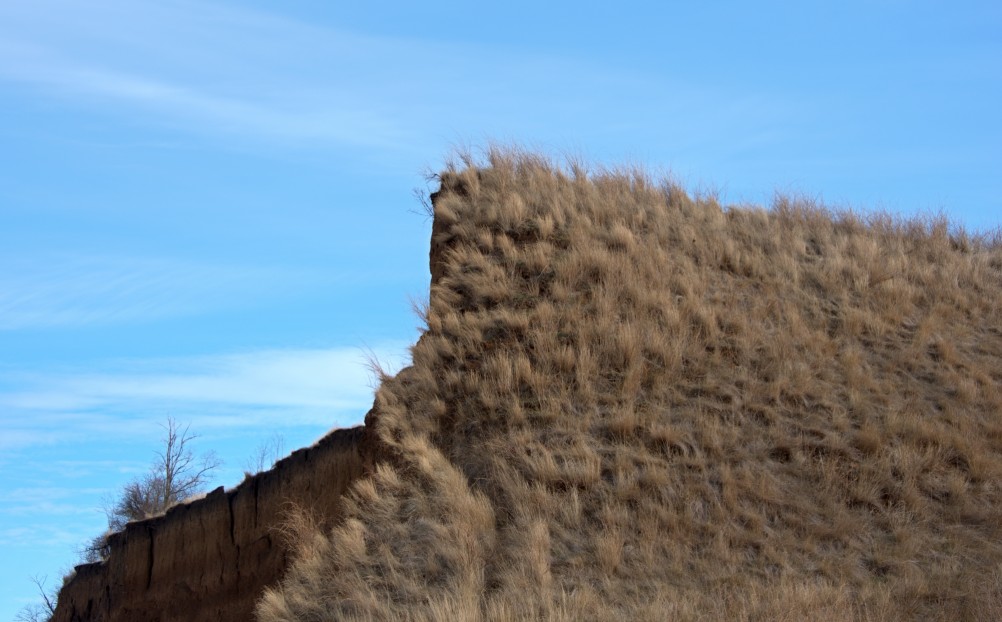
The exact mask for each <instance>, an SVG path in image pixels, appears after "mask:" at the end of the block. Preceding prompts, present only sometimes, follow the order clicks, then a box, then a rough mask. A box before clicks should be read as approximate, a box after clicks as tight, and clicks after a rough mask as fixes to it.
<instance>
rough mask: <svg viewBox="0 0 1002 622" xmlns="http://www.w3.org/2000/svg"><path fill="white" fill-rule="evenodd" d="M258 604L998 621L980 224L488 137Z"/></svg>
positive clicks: (402, 613)
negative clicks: (709, 187)
mask: <svg viewBox="0 0 1002 622" xmlns="http://www.w3.org/2000/svg"><path fill="white" fill-rule="evenodd" d="M441 183H442V192H441V194H440V195H439V196H438V197H437V199H436V201H435V206H434V215H435V219H436V227H435V231H436V239H435V240H433V246H439V245H442V246H440V247H443V248H448V250H447V252H445V254H444V255H443V261H444V262H445V263H444V266H443V272H442V277H441V278H440V280H439V282H438V283H436V284H435V285H434V287H433V288H432V291H431V296H430V303H429V305H428V308H427V312H426V316H425V318H424V319H425V321H426V324H427V328H426V330H425V331H424V334H423V336H422V337H421V339H420V340H419V342H418V343H417V344H416V345H415V346H414V347H413V348H412V355H413V364H412V366H411V367H409V368H407V369H405V370H404V371H402V372H401V373H399V374H398V375H397V376H396V377H394V378H392V379H386V380H384V382H383V383H382V384H381V386H380V388H379V390H378V392H377V396H376V411H377V412H378V417H376V418H375V419H374V422H373V425H375V426H376V429H377V432H378V434H379V437H380V439H381V440H382V441H383V442H384V443H385V444H386V445H387V446H388V447H389V448H391V450H392V451H393V454H394V456H395V460H394V461H392V463H388V464H384V465H381V466H380V467H379V468H378V469H377V471H376V472H375V473H374V474H373V476H372V477H370V478H367V479H365V480H363V481H361V482H360V483H359V484H357V485H356V486H355V488H354V490H353V492H352V493H351V496H350V499H349V500H348V506H349V507H348V508H347V511H346V516H347V519H346V520H345V521H344V522H343V523H342V524H341V525H340V526H338V527H336V528H335V529H334V530H333V531H330V532H323V531H321V530H318V529H316V528H311V527H309V522H308V521H301V523H302V524H303V525H305V526H304V527H302V528H300V529H299V530H298V531H297V534H298V535H297V537H296V538H295V542H296V543H297V545H298V546H297V549H298V553H297V561H296V562H295V563H294V564H293V566H292V567H291V569H290V571H289V573H288V575H287V576H286V578H285V579H284V580H283V582H282V584H281V585H280V586H278V587H276V588H275V589H273V590H269V591H268V592H267V593H266V594H265V596H264V597H263V599H262V601H261V603H260V605H259V608H258V616H259V619H260V620H262V621H264V622H277V621H279V620H342V619H343V620H390V619H394V620H395V619H401V620H440V619H456V620H525V619H547V620H588V619H593V620H608V619H636V620H645V619H647V620H662V619H683V620H690V619H691V620H701V619H706V620H709V619H722V618H726V619H735V620H755V619H770V620H772V619H776V620H798V619H810V618H814V619H820V618H830V619H858V620H863V619H867V620H868V619H880V620H885V619H886V620H893V619H914V618H925V619H942V620H948V619H949V620H953V619H969V620H989V619H991V620H994V619H999V618H1002V541H1000V538H999V536H1000V533H999V530H1000V525H1002V491H1000V488H999V481H1000V476H1002V244H1000V243H999V241H998V239H997V238H996V239H994V240H992V239H989V238H975V237H972V236H969V235H967V234H965V233H963V232H959V231H951V229H950V227H949V226H948V224H947V223H946V222H945V221H944V220H942V219H938V220H937V219H926V220H909V221H905V220H898V219H893V218H890V217H887V216H873V217H862V216H859V215H853V214H851V213H832V212H829V211H827V210H825V209H822V208H820V207H817V206H814V205H811V204H809V203H805V202H799V201H792V200H787V199H778V200H777V201H776V203H775V205H774V206H773V207H772V209H771V210H768V211H767V210H762V209H754V208H742V209H726V210H725V209H722V208H721V207H720V206H719V205H717V204H716V203H715V202H714V201H713V200H710V199H703V200H694V199H692V198H691V197H689V196H687V195H686V194H685V193H684V192H683V191H681V190H680V189H679V188H678V187H677V186H674V185H672V184H669V183H656V182H654V181H652V180H650V179H649V178H647V177H646V176H645V175H644V174H643V173H642V172H637V171H626V172H607V171H598V172H593V173H590V174H589V173H587V172H586V171H585V170H584V169H583V168H582V167H581V166H580V165H572V166H570V167H569V168H567V169H561V168H559V167H557V166H555V165H554V164H552V163H551V162H549V161H547V160H546V159H544V158H541V157H539V156H535V155H532V154H526V153H521V152H515V151H511V150H502V149H495V150H492V151H491V152H490V153H489V154H488V161H487V162H486V163H485V164H483V165H480V164H478V163H477V162H474V161H473V160H472V159H467V160H465V161H464V162H463V163H461V164H459V165H454V166H452V167H450V168H449V169H448V170H446V171H445V172H444V173H442V175H441Z"/></svg>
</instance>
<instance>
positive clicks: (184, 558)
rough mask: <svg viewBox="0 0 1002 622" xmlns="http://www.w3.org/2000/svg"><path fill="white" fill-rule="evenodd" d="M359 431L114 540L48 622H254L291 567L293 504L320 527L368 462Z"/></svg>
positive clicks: (331, 438)
mask: <svg viewBox="0 0 1002 622" xmlns="http://www.w3.org/2000/svg"><path fill="white" fill-rule="evenodd" d="M363 436H364V430H363V428H362V427H356V428H351V429H343V430H335V431H334V432H332V433H330V434H329V435H327V436H325V437H324V438H323V439H321V440H320V441H319V442H318V443H317V444H316V445H315V446H313V447H309V448H305V449H300V450H298V451H296V452H294V453H293V454H292V455H290V456H289V457H287V458H285V459H283V460H281V461H279V462H278V463H277V464H276V465H275V467H274V468H272V469H271V470H269V471H265V472H263V473H259V474H258V475H256V476H253V477H249V478H247V479H245V480H244V481H243V482H242V483H241V484H240V485H239V486H237V487H236V488H234V489H233V490H229V491H226V490H224V489H223V488H222V487H220V488H217V489H216V490H213V491H212V492H210V493H209V494H208V495H206V496H205V497H204V498H202V499H199V500H197V501H193V502H191V503H188V504H182V505H178V506H175V507H173V508H171V509H170V510H168V511H167V513H166V514H164V515H163V516H159V517H156V518H152V519H150V520H145V521H141V522H135V523H130V524H129V525H128V526H127V527H126V529H125V531H123V532H120V533H116V534H112V536H111V537H110V539H109V544H110V545H111V554H110V555H109V557H108V558H107V560H106V561H103V562H98V563H92V564H84V565H81V566H77V567H76V574H75V576H73V578H71V579H70V580H69V581H68V582H67V583H66V585H65V586H64V587H63V589H62V591H61V592H60V594H59V601H58V606H57V608H56V613H55V615H54V616H53V618H52V621H53V622H98V621H107V622H145V621H151V622H152V621H154V620H156V621H160V622H201V621H204V622H219V621H220V620H233V621H237V620H251V619H253V611H254V605H255V602H256V600H257V599H258V598H259V597H260V595H261V592H262V591H263V590H264V588H265V586H267V585H270V584H273V583H275V582H276V581H277V580H278V579H279V578H280V577H281V576H282V574H283V572H284V571H285V569H286V567H287V566H288V563H289V554H288V549H287V547H286V545H285V542H284V540H283V538H282V537H281V527H282V520H283V517H284V516H286V515H287V512H288V510H289V509H290V507H291V505H290V504H295V505H296V506H298V507H300V508H304V509H308V510H310V511H312V512H313V513H315V514H316V515H317V516H322V517H325V522H327V524H330V523H329V521H333V520H334V519H335V518H336V517H337V516H338V515H339V514H340V512H341V503H340V497H341V493H342V492H344V490H345V489H346V488H347V487H348V485H349V484H350V483H351V482H352V481H354V480H355V479H357V478H358V477H359V476H360V475H361V474H362V472H363V470H364V464H365V463H366V462H370V463H371V456H369V457H367V456H366V455H365V453H366V451H367V449H366V448H365V443H364V442H363Z"/></svg>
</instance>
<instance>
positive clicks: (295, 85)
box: [0, 0, 795, 154]
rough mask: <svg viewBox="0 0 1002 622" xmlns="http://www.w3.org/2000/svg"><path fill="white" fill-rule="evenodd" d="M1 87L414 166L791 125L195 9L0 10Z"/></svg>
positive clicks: (610, 72)
mask: <svg viewBox="0 0 1002 622" xmlns="http://www.w3.org/2000/svg"><path fill="white" fill-rule="evenodd" d="M4 24H6V26H4ZM3 78H6V79H7V80H9V81H15V82H17V83H21V84H31V85H35V86H36V87H40V88H42V89H44V90H46V91H48V92H50V93H54V94H57V95H58V94H65V95H66V96H67V98H66V99H67V101H69V102H71V103H72V105H79V103H80V102H81V101H83V102H88V101H89V102H90V103H91V104H95V103H96V104H97V105H99V106H107V107H108V108H110V109H111V110H114V111H120V110H121V111H125V112H126V113H133V114H141V115H143V117H142V118H143V119H144V120H146V122H149V120H151V119H152V120H157V121H159V122H167V123H170V124H172V127H173V129H175V130H180V131H185V132H197V133H208V134H213V135H215V134H220V133H223V134H224V135H226V136H228V137H232V136H239V137H243V138H249V139H252V140H253V139H264V140H268V141H279V142H282V141H290V142H292V143H293V144H323V145H330V144H333V145H336V146H350V147H358V146H363V147H372V148H377V149H379V150H380V151H390V152H401V153H402V152H407V153H413V152H416V151H420V152H422V153H424V154H426V153H427V149H428V143H429V141H434V142H435V144H441V143H442V142H443V141H448V140H450V139H452V140H455V139H459V138H461V137H463V135H464V134H465V135H466V136H465V138H470V136H469V133H470V132H471V131H472V132H477V133H478V134H477V135H476V136H474V137H473V138H477V139H479V138H482V137H484V136H501V137H503V136H505V135H507V134H511V133H516V132H517V135H518V136H519V138H520V139H521V140H533V139H535V138H537V137H538V138H543V139H546V140H553V139H554V138H555V137H559V136H561V135H562V136H565V137H568V138H569V137H574V140H578V139H581V138H584V137H586V136H593V137H594V136H597V137H603V136H605V135H606V134H612V135H618V134H621V133H622V132H623V131H624V126H625V130H626V131H628V132H629V133H630V134H633V135H636V134H640V135H643V136H644V137H645V138H648V139H650V136H649V135H650V132H651V131H652V128H654V129H656V130H657V131H658V132H660V137H661V138H663V139H666V140H670V141H671V143H672V144H679V143H682V144H692V145H703V146H704V148H707V149H709V150H711V151H712V150H713V149H717V148H719V147H717V146H716V145H715V144H714V142H715V138H719V139H720V140H719V142H720V143H721V145H723V146H725V147H726V145H728V144H729V141H730V140H732V139H733V136H734V134H735V133H737V132H740V131H743V130H745V129H747V128H748V127H749V126H750V127H751V129H752V130H754V131H756V132H759V133H760V134H763V133H768V132H771V133H772V135H775V133H776V132H777V131H778V128H779V127H781V126H785V124H786V123H788V122H789V120H790V117H791V115H792V114H793V113H794V112H795V109H794V107H792V106H791V105H790V102H789V101H787V100H781V99H780V98H778V97H776V96H766V95H764V94H762V93H749V92H742V91H738V90H736V89H734V88H731V87H729V86H728V85H720V84H715V85H714V84H702V85H700V84H693V83H683V82H681V81H679V80H670V79H668V77H667V76H664V75H659V76H654V75H648V74H644V73H643V72H637V71H634V70H633V69H631V68H630V67H623V66H613V65H609V64H607V63H603V62H600V61H599V60H598V59H594V58H592V59H584V58H578V59H575V58H565V57H560V56H558V55H555V54H551V53H542V52H533V51H525V50H521V49H517V48H512V47H508V48H502V47H491V46H489V45H477V44H475V43H471V42H469V41H464V42H458V41H451V42H450V41H447V40H445V39H443V38H439V40H438V41H433V40H430V39H418V38H406V37H387V36H376V35H369V34H361V33H356V32H349V31H345V30H342V29H338V28H337V27H336V26H332V25H330V24H326V25H323V26H317V25H312V24H308V23H305V22H302V21H297V20H293V19H288V18H284V17H282V16H279V15H277V14H273V13H267V12H261V11H256V10H251V9H247V8H245V7H239V6H235V5H225V4H219V3H205V2H198V3H194V2H155V3H154V2H144V1H143V0H135V1H132V2H122V1H120V0H96V1H95V2H88V3H86V4H80V3H74V2H68V1H66V0H55V1H53V0H40V2H38V3H31V4H30V5H29V4H23V5H20V6H16V5H12V4H8V5H0V79H3ZM624 120H625V121H624ZM480 133H486V134H480ZM708 144H709V145H710V146H709V147H706V145H708Z"/></svg>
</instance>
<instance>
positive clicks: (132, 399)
mask: <svg viewBox="0 0 1002 622" xmlns="http://www.w3.org/2000/svg"><path fill="white" fill-rule="evenodd" d="M373 352H374V354H375V355H376V356H377V357H378V358H379V359H380V360H381V361H384V362H385V363H387V364H388V365H389V366H390V367H391V368H392V369H399V368H400V367H401V366H402V365H403V364H404V361H405V354H404V352H405V348H404V344H402V343H401V344H383V345H381V346H379V347H377V348H375V349H374V350H373ZM372 381H373V379H372V378H371V375H370V372H369V371H368V369H367V367H366V354H365V353H364V352H363V351H361V350H360V349H358V348H331V349H309V350H263V351H255V352H245V353H238V354H224V355H216V356H202V357H193V358H173V359H156V360H130V361H119V362H116V363H113V364H109V365H106V366H105V369H104V370H102V371H96V372H95V371H87V372H84V371H79V372H63V373H35V374H30V373H24V372H21V373H18V374H16V375H15V374H7V375H6V376H5V375H2V374H0V409H2V410H3V411H4V412H5V413H9V416H5V417H4V418H3V419H0V439H3V440H0V450H3V449H16V448H18V447H26V446H31V445H34V444H40V443H60V442H63V441H66V440H67V439H70V438H87V437H91V438H94V437H100V438H108V437H111V438H115V437H121V438H127V437H136V436H137V435H142V434H137V433H139V432H143V433H146V434H148V433H149V431H150V428H151V427H152V426H154V425H155V424H156V422H158V421H159V420H160V419H159V418H160V416H161V415H162V414H166V413H173V414H175V415H176V416H178V417H179V418H183V419H185V420H190V421H191V422H192V425H193V426H194V427H196V428H197V429H199V430H202V431H206V432H211V431H213V430H219V429H232V428H247V427H249V426H262V425H276V424H279V425H292V426H295V425H314V426H317V425H319V426H328V427H329V426H331V425H332V424H334V423H336V422H338V421H340V422H343V423H348V422H350V421H357V420H358V419H359V418H360V417H361V416H362V415H363V414H364V413H365V411H366V410H367V409H368V407H369V406H371V404H372V389H371V385H372Z"/></svg>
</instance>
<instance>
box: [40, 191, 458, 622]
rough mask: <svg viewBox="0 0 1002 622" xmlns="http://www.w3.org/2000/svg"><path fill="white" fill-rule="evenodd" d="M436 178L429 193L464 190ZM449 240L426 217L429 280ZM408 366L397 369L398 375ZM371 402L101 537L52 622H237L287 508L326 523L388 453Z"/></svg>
mask: <svg viewBox="0 0 1002 622" xmlns="http://www.w3.org/2000/svg"><path fill="white" fill-rule="evenodd" d="M464 192H465V190H464V188H463V187H461V186H457V185H455V184H448V185H446V184H443V187H442V189H441V190H440V191H439V192H436V193H433V194H432V196H431V199H432V203H433V204H436V203H437V202H438V200H439V198H440V196H441V195H443V194H449V193H452V194H463V193H464ZM452 244H453V238H452V236H451V235H450V234H449V232H448V229H447V228H446V227H445V226H444V225H443V223H442V222H440V220H439V219H438V218H436V219H435V220H434V221H433V223H432V236H431V249H430V258H429V271H430V273H431V277H432V278H431V284H432V286H434V285H435V284H436V283H437V282H438V281H439V279H441V277H442V275H443V266H444V262H445V257H446V253H447V252H448V249H449V248H450V247H451V246H452ZM409 374H410V370H409V368H405V369H403V370H401V371H400V372H399V373H398V374H397V378H398V380H399V381H400V382H407V381H408V380H407V378H408V377H409ZM378 417H379V413H378V412H377V409H376V408H375V407H373V409H372V410H370V411H369V412H368V413H367V414H366V416H365V425H362V426H358V427H355V428H350V429H341V430H335V431H333V432H331V433H330V434H328V435H327V436H325V437H324V438H323V439H321V440H320V441H318V442H317V443H316V444H315V445H313V446H312V447H308V448H305V449H300V450H297V451H295V452H293V454H292V455H290V456H289V457H287V458H285V459H283V460H281V461H279V462H278V463H277V464H276V465H275V466H274V467H273V468H272V469H270V470H268V471H265V472H263V473H259V474H257V475H255V476H254V477H250V478H247V479H246V480H244V481H243V482H242V483H241V484H240V485H239V486H237V487H236V488H234V489H232V490H229V491H226V490H224V489H223V488H222V487H220V488H217V489H216V490H213V491H212V492H210V493H209V494H208V495H206V496H205V497H204V498H203V499H199V500H197V501H193V502H191V503H188V504H184V505H179V506H176V507H174V508H171V509H170V510H169V511H168V512H167V513H166V514H164V515H163V516H160V517H157V518H153V519H150V520H146V521H141V522H136V523H130V524H129V525H128V526H127V527H126V529H125V530H124V531H123V532H120V533H117V534H113V535H112V536H111V537H110V538H109V544H110V546H111V553H110V555H109V556H108V559H106V560H105V561H103V562H98V563H93V564H83V565H80V566H77V567H76V573H75V575H74V576H73V578H72V579H71V580H70V581H68V582H67V583H66V585H64V586H63V588H62V590H61V591H60V593H59V601H58V606H57V608H56V613H55V615H54V616H53V618H52V622H85V621H87V622H153V621H156V622H181V621H184V622H202V621H205V622H210V621H211V622H230V621H232V622H244V621H249V620H253V619H254V606H255V604H256V602H257V600H258V599H259V598H260V597H261V595H262V593H263V591H264V588H265V587H266V586H269V585H274V584H276V583H278V581H279V580H280V579H281V578H282V576H283V574H284V573H285V571H286V570H287V568H288V566H289V564H290V562H291V561H292V560H291V559H290V552H289V550H288V548H287V547H286V545H285V542H284V541H283V539H282V537H281V533H280V532H281V529H282V524H283V521H284V520H285V518H286V517H287V516H288V510H289V509H290V508H291V507H292V506H293V505H296V506H299V507H301V508H305V509H308V510H311V511H312V512H313V514H314V516H315V517H317V518H319V519H320V520H321V522H322V523H323V524H324V525H326V526H330V525H333V524H335V523H336V522H337V521H338V520H339V519H340V518H341V515H342V501H341V497H342V494H344V493H345V492H347V491H348V488H349V487H350V486H351V484H352V483H353V482H355V481H356V480H358V479H359V478H361V477H362V476H363V475H365V474H367V473H371V472H372V470H373V468H374V466H375V464H376V463H377V462H393V460H394V455H393V452H392V450H391V449H390V448H388V447H386V446H385V445H384V444H383V443H382V442H381V441H380V440H379V438H378V435H377V433H376V431H375V428H376V420H377V419H378Z"/></svg>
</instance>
